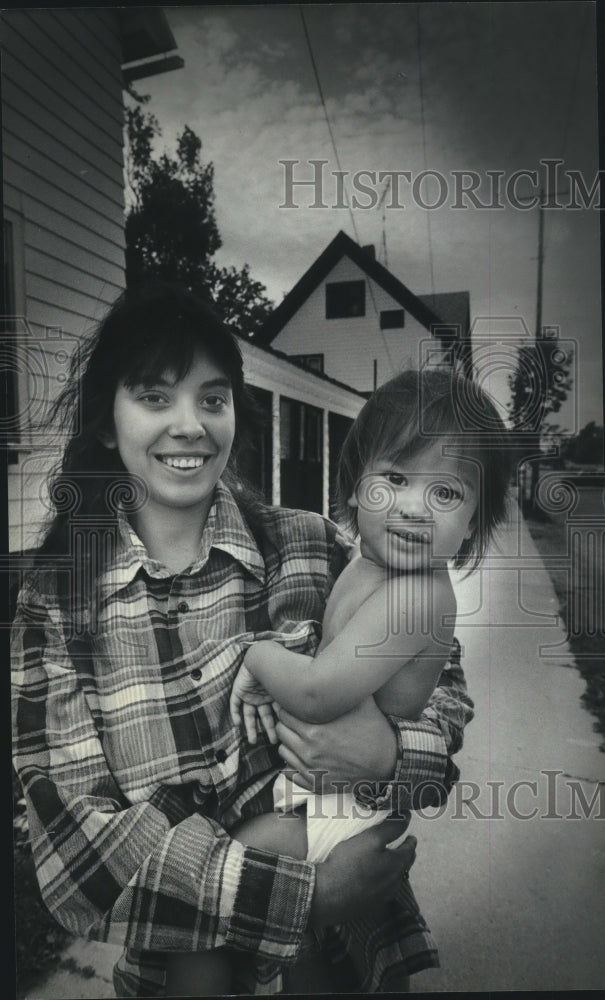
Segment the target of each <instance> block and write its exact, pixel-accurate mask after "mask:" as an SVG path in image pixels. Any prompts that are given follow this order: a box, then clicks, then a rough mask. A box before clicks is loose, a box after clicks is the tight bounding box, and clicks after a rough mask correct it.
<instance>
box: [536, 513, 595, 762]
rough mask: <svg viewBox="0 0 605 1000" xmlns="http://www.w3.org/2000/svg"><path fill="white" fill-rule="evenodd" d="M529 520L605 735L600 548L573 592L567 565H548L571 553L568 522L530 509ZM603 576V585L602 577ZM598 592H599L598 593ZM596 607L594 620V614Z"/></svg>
mask: <svg viewBox="0 0 605 1000" xmlns="http://www.w3.org/2000/svg"><path fill="white" fill-rule="evenodd" d="M525 520H526V523H527V526H528V528H529V532H530V534H531V537H532V538H533V540H534V542H535V544H536V547H537V549H538V551H539V553H540V555H541V556H543V557H544V558H545V560H546V565H547V569H548V572H549V575H550V578H551V580H552V583H553V586H554V588H555V593H556V595H557V598H558V601H559V613H560V614H561V616H562V618H563V620H564V622H565V624H566V626H567V630H568V641H569V645H570V648H571V651H572V653H573V655H574V659H575V663H576V666H577V668H578V670H579V671H580V674H581V675H582V677H583V679H584V681H585V683H586V690H585V692H584V694H583V695H582V701H583V702H584V705H585V706H586V708H587V709H588V711H589V712H591V713H592V715H594V717H595V722H594V729H595V731H596V732H598V733H600V734H601V735H602V736H605V651H604V647H603V617H604V616H605V610H604V609H603V608H602V607H601V608H597V609H596V618H597V620H598V621H599V624H600V629H599V628H595V611H594V604H593V600H594V599H595V597H598V595H599V594H600V595H601V597H602V595H603V594H604V593H605V586H604V585H603V575H604V573H605V567H604V566H603V564H602V562H599V558H601V559H602V556H601V557H599V554H598V551H597V553H596V554H595V553H594V552H593V553H591V555H590V557H589V558H590V560H591V562H590V566H588V565H587V564H586V556H585V562H584V565H583V572H582V573H581V577H580V580H579V581H575V586H574V588H573V592H572V589H571V586H570V582H569V580H570V576H569V574H568V571H567V570H566V569H564V568H556V567H553V566H550V565H549V564H548V557H561V556H565V555H566V553H567V546H568V535H567V525H566V523H565V522H564V521H561V520H559V519H557V518H549V517H548V516H547V515H546V514H543V513H536V512H526V513H525ZM599 579H600V581H601V582H600V586H599V585H598V582H597V581H598V580H599ZM595 591H596V593H595ZM591 607H592V609H593V610H592V616H593V617H592V620H591V618H590V616H591V610H590V609H591ZM600 749H601V750H602V751H603V752H605V739H602V740H601V744H600Z"/></svg>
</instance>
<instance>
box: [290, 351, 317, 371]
mask: <svg viewBox="0 0 605 1000" xmlns="http://www.w3.org/2000/svg"><path fill="white" fill-rule="evenodd" d="M289 358H290V361H295V362H296V364H297V365H302V367H303V368H308V369H309V371H312V372H319V373H320V375H321V374H323V370H324V356H323V354H290V355H289Z"/></svg>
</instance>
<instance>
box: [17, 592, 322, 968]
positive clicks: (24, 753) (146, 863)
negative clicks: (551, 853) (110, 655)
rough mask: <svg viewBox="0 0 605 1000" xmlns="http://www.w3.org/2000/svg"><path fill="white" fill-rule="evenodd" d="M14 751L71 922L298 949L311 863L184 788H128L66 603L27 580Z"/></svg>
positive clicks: (173, 942)
mask: <svg viewBox="0 0 605 1000" xmlns="http://www.w3.org/2000/svg"><path fill="white" fill-rule="evenodd" d="M12 643H13V645H12V657H13V736H14V762H15V767H16V769H17V772H18V774H19V777H20V779H21V783H22V786H23V792H24V795H25V798H26V802H27V810H28V822H29V833H30V841H31V844H32V851H33V856H34V861H35V865H36V870H37V875H38V881H39V885H40V890H41V893H42V897H43V899H44V901H45V903H46V905H47V906H48V908H49V910H50V911H51V912H52V913H53V915H54V916H55V918H56V919H57V920H58V921H59V922H60V923H61V924H62V925H63V926H64V927H66V928H67V929H68V930H69V931H70V932H72V933H74V934H80V935H83V936H86V937H89V938H92V939H97V940H102V941H108V942H112V943H116V944H121V945H124V946H127V947H132V948H136V949H149V950H158V951H163V950H180V951H194V950H208V949H213V948H218V947H220V946H221V945H229V946H231V947H232V948H236V949H244V950H248V951H252V952H254V953H257V954H258V955H260V956H262V957H264V958H268V959H275V960H277V961H279V962H281V963H287V962H292V961H294V960H295V958H296V956H297V953H298V950H299V948H300V944H301V941H302V936H303V933H304V930H305V928H306V924H307V921H308V917H309V912H310V906H311V899H312V895H313V890H314V884H315V868H314V866H313V865H312V864H309V863H308V862H305V861H296V860H294V859H292V858H288V857H284V856H280V855H274V854H269V853H266V852H264V851H259V850H256V849H253V848H249V847H244V846H243V845H242V844H240V843H238V842H237V841H234V840H232V839H231V838H230V837H229V835H228V834H227V833H226V832H225V830H223V829H222V828H221V827H220V826H219V825H218V824H217V823H216V822H214V821H213V820H211V819H209V818H207V817H204V816H202V815H200V814H198V813H194V814H193V815H190V810H188V809H187V808H186V806H185V804H184V798H183V796H182V794H181V791H180V790H179V789H178V788H160V789H158V791H157V792H156V793H154V795H153V796H152V797H151V798H150V799H149V800H148V801H144V802H139V803H134V804H133V803H131V802H129V801H127V800H126V799H125V797H124V796H123V794H122V793H121V791H120V788H119V786H118V784H117V783H116V781H115V779H114V777H113V775H112V774H111V772H110V770H109V767H108V765H107V761H106V758H105V756H104V753H103V722H102V719H101V718H93V716H92V714H91V711H90V708H89V705H88V702H87V699H86V695H85V692H84V690H83V687H82V684H81V682H80V678H79V676H78V671H77V669H76V666H75V664H74V662H73V658H72V657H71V656H70V654H69V651H68V648H67V645H66V643H65V638H64V634H63V627H62V623H61V615H60V611H59V609H58V608H49V607H48V606H47V605H46V604H45V602H44V600H43V599H42V598H40V597H38V596H37V595H34V596H32V594H31V593H30V595H29V598H28V600H27V602H25V601H21V603H20V604H19V607H18V610H17V614H16V617H15V621H14V625H13V636H12Z"/></svg>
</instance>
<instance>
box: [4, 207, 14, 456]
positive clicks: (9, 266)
mask: <svg viewBox="0 0 605 1000" xmlns="http://www.w3.org/2000/svg"><path fill="white" fill-rule="evenodd" d="M3 229H4V233H3V239H4V271H3V275H2V294H3V298H2V301H3V311H4V314H3V316H2V317H0V337H1V344H0V369H1V376H0V378H1V383H0V391H1V392H2V396H3V399H4V400H5V405H6V412H5V413H3V414H2V422H3V424H4V434H3V436H4V435H6V443H12V442H13V441H14V440H15V439H16V438H17V436H18V432H17V414H18V405H17V398H18V395H17V364H16V359H15V313H16V289H15V248H14V232H13V225H12V223H11V222H9V221H7V220H6V219H5V220H4V227H3ZM8 461H9V463H11V464H13V463H15V462H16V461H17V453H16V452H15V451H13V450H12V449H11V450H9V452H8Z"/></svg>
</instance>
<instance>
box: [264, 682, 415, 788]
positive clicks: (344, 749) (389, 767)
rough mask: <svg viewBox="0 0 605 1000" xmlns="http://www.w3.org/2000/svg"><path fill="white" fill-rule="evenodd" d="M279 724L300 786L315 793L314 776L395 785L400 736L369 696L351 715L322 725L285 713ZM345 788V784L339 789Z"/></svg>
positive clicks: (284, 754)
mask: <svg viewBox="0 0 605 1000" xmlns="http://www.w3.org/2000/svg"><path fill="white" fill-rule="evenodd" d="M278 718H279V722H278V723H277V726H276V733H277V738H278V740H279V742H280V748H279V753H280V756H281V757H282V758H283V760H284V761H285V762H286V764H287V765H288V767H289V768H292V769H293V774H292V775H290V777H291V778H292V780H293V781H294V783H295V784H297V785H302V787H303V788H308V789H310V790H312V791H314V792H318V793H320V792H321V788H320V787H316V785H317V782H316V781H314V777H316V776H317V775H318V774H326V772H327V775H326V778H325V779H324V787H323V791H324V792H328V791H330V790H331V789H330V788H329V787H327V786H329V781H330V779H332V780H333V781H338V782H341V783H342V782H343V781H346V782H349V783H352V782H355V781H372V782H375V781H390V780H391V779H392V778H393V777H394V775H395V763H396V760H397V736H396V734H395V732H394V730H393V729H392V727H391V724H390V722H389V721H388V720H387V719H386V718H385V717H384V715H383V714H382V712H381V711H380V709H379V708H378V706H377V705H376V702H375V701H374V699H373V698H366V699H365V701H363V702H361V704H360V705H358V706H357V707H356V708H354V709H353V710H352V711H351V712H347V713H346V715H341V716H340V718H338V719H334V720H333V721H332V722H325V723H323V724H321V725H318V724H314V723H307V722H301V721H300V720H299V719H295V718H294V716H293V715H290V713H289V712H286V710H285V709H283V708H282V709H279V711H278ZM339 787H340V788H341V789H342V784H341V785H340V786H339Z"/></svg>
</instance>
